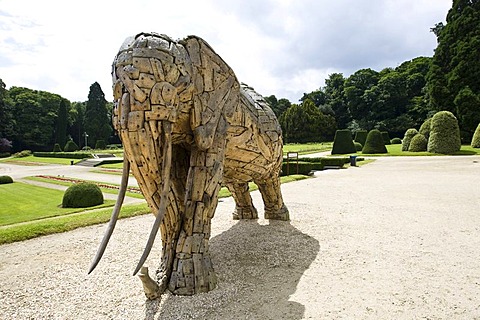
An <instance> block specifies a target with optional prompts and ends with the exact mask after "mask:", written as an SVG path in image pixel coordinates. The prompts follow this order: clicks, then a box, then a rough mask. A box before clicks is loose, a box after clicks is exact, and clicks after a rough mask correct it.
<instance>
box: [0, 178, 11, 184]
mask: <svg viewBox="0 0 480 320" xmlns="http://www.w3.org/2000/svg"><path fill="white" fill-rule="evenodd" d="M7 183H13V179H12V177H10V176H0V184H7Z"/></svg>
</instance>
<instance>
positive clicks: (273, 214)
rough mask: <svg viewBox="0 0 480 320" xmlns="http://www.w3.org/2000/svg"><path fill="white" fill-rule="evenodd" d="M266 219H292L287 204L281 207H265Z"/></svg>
mask: <svg viewBox="0 0 480 320" xmlns="http://www.w3.org/2000/svg"><path fill="white" fill-rule="evenodd" d="M265 219H271V220H283V221H288V220H290V215H289V213H288V209H287V207H286V206H285V204H283V205H282V207H281V208H280V209H273V208H265Z"/></svg>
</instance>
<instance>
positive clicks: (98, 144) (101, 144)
mask: <svg viewBox="0 0 480 320" xmlns="http://www.w3.org/2000/svg"><path fill="white" fill-rule="evenodd" d="M106 148H107V144H106V143H105V140H97V142H96V143H95V149H97V150H105V149H106Z"/></svg>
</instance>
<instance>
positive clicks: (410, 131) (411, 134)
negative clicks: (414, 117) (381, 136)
mask: <svg viewBox="0 0 480 320" xmlns="http://www.w3.org/2000/svg"><path fill="white" fill-rule="evenodd" d="M417 133H418V131H417V129H415V128H411V129H408V130H407V131H405V136H404V137H403V141H402V151H408V148H409V147H410V141H412V138H413V137H415V135H416V134H417Z"/></svg>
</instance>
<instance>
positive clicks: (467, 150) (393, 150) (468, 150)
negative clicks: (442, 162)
mask: <svg viewBox="0 0 480 320" xmlns="http://www.w3.org/2000/svg"><path fill="white" fill-rule="evenodd" d="M386 147H387V151H388V153H380V154H374V155H371V154H368V155H367V154H365V155H366V156H413V157H415V156H443V154H438V153H431V152H426V151H425V152H408V151H402V145H401V144H391V145H387V146H386ZM358 155H364V154H362V153H361V152H359V153H358ZM453 155H454V156H471V155H480V148H472V147H471V146H469V145H464V146H462V147H461V149H460V151H458V152H456V153H454V154H453Z"/></svg>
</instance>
